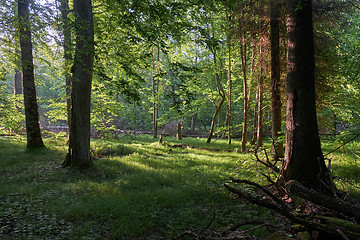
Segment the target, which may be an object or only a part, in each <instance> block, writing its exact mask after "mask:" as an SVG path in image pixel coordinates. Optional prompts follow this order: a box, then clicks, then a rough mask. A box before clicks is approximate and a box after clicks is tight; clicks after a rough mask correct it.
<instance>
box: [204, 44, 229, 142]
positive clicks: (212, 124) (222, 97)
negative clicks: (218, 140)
mask: <svg viewBox="0 0 360 240" xmlns="http://www.w3.org/2000/svg"><path fill="white" fill-rule="evenodd" d="M213 54H214V68H215V80H216V87H217V91H218V93H219V95H220V97H221V100H220V102H219V104H218V105H217V104H216V103H215V101H214V102H213V104H214V107H215V113H214V115H213V117H212V121H211V127H210V132H209V136H208V138H207V140H206V143H210V142H211V138H212V135H213V133H214V128H215V121H216V116H217V115H218V113H219V112H220V109H221V106H222V105H223V103H224V101H225V97H226V95H225V92H224V89H223V87H222V86H221V82H220V77H219V74H218V73H217V72H216V50H214V51H213Z"/></svg>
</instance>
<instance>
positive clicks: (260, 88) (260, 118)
mask: <svg viewBox="0 0 360 240" xmlns="http://www.w3.org/2000/svg"><path fill="white" fill-rule="evenodd" d="M263 6H264V4H263V0H260V9H261V14H260V28H263V27H264V14H263V11H264V8H263ZM264 38H265V36H264V34H263V33H262V32H261V33H260V47H259V63H260V73H259V82H258V97H259V99H258V100H259V101H258V113H257V114H258V115H257V116H258V117H257V142H256V146H257V147H261V146H262V145H263V135H264V133H263V118H264V114H263V92H264V90H263V85H264V65H265V59H264V49H265V48H264V42H265V41H264Z"/></svg>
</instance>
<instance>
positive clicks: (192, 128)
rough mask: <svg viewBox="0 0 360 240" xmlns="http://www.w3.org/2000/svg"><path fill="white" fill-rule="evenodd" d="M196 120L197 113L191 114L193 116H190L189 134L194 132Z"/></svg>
mask: <svg viewBox="0 0 360 240" xmlns="http://www.w3.org/2000/svg"><path fill="white" fill-rule="evenodd" d="M196 119H197V113H193V115H192V116H191V126H190V132H194V131H195V127H196Z"/></svg>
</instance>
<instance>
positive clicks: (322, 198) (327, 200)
mask: <svg viewBox="0 0 360 240" xmlns="http://www.w3.org/2000/svg"><path fill="white" fill-rule="evenodd" d="M286 189H287V191H288V192H289V193H290V194H294V195H296V196H299V197H301V198H303V199H306V200H308V201H310V202H313V203H315V204H317V205H320V206H324V207H327V208H329V209H332V210H334V211H336V212H339V213H342V214H345V215H347V216H349V217H354V218H356V220H358V221H359V220H360V206H357V205H353V204H350V203H348V202H345V201H342V200H341V199H338V198H332V197H329V196H326V195H324V194H321V193H319V192H317V191H315V190H312V189H309V188H306V187H304V186H303V185H301V184H300V183H299V182H297V181H293V180H292V181H289V182H288V183H287V184H286Z"/></svg>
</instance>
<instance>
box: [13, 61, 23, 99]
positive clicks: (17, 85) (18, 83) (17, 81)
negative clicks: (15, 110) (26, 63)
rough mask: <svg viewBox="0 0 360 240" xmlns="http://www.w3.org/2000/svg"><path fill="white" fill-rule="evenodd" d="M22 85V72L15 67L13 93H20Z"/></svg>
mask: <svg viewBox="0 0 360 240" xmlns="http://www.w3.org/2000/svg"><path fill="white" fill-rule="evenodd" d="M22 93H23V86H22V74H21V71H20V70H19V69H18V68H17V67H15V75H14V95H18V94H22Z"/></svg>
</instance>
